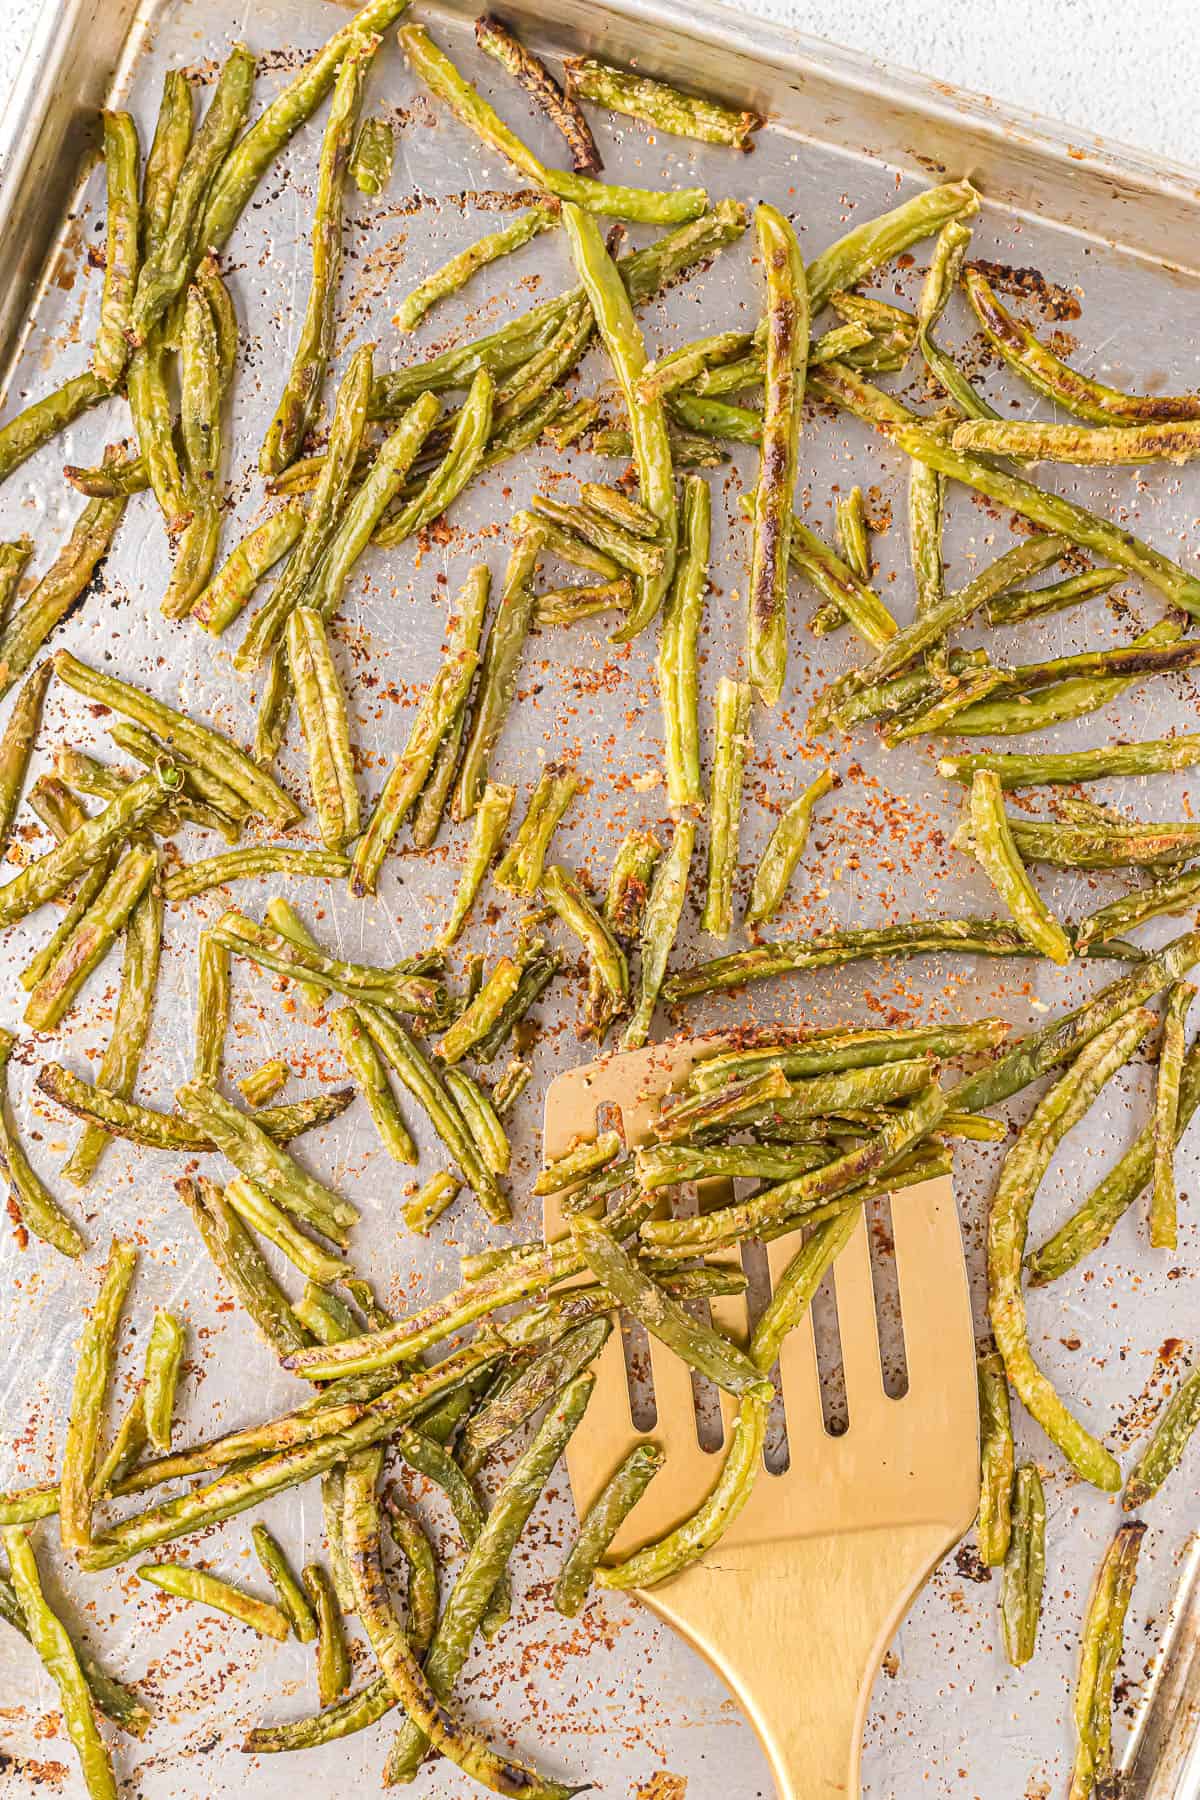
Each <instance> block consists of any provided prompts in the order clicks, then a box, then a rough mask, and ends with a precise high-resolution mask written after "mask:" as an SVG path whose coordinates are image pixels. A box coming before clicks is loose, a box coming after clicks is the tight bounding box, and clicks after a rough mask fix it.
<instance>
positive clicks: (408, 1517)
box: [383, 1487, 438, 1657]
mask: <svg viewBox="0 0 1200 1800" xmlns="http://www.w3.org/2000/svg"><path fill="white" fill-rule="evenodd" d="M383 1506H384V1512H385V1514H386V1516H387V1523H388V1531H389V1534H390V1536H391V1539H392V1542H393V1543H394V1544H395V1546H396V1548H397V1550H399V1551H400V1554H401V1555H402V1556H403V1558H404V1562H405V1566H406V1568H407V1570H408V1641H409V1644H410V1645H411V1646H412V1651H413V1655H414V1656H418V1657H420V1656H424V1654H425V1652H426V1651H427V1650H428V1648H429V1646H430V1644H431V1642H432V1641H433V1634H434V1632H435V1631H436V1629H437V1615H438V1573H437V1561H436V1559H435V1557H434V1554H433V1546H432V1545H431V1544H430V1542H429V1539H428V1537H427V1536H426V1535H425V1532H424V1531H423V1530H422V1528H421V1526H420V1525H419V1524H418V1523H417V1521H416V1519H414V1518H413V1516H412V1514H411V1513H410V1512H409V1511H408V1510H407V1509H406V1508H405V1507H404V1506H403V1505H402V1504H401V1500H400V1496H399V1494H398V1493H397V1492H396V1489H395V1488H394V1487H389V1488H386V1489H385V1490H384V1494H383Z"/></svg>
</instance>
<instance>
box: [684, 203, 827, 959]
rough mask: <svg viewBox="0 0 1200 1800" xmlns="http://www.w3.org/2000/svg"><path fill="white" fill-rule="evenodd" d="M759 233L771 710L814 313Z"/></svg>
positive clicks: (757, 631)
mask: <svg viewBox="0 0 1200 1800" xmlns="http://www.w3.org/2000/svg"><path fill="white" fill-rule="evenodd" d="M755 227H756V230H757V233H758V250H759V256H760V258H761V260H762V264H763V269H764V272H765V274H766V282H767V297H766V311H765V313H764V328H765V329H764V335H765V339H766V372H765V376H764V395H765V402H764V408H763V420H762V443H761V450H760V456H759V466H758V484H757V486H756V488H755V491H754V498H753V502H752V504H753V542H752V548H751V562H750V592H749V641H748V646H747V666H748V669H749V675H750V681H751V683H752V684H753V686H754V687H755V688H756V689H757V691H758V694H759V697H760V698H761V699H762V700H763V701H765V703H766V704H767V705H768V706H774V705H775V704H776V702H777V701H778V699H779V696H780V695H781V693H782V692H783V682H784V676H785V674H786V671H787V567H788V548H789V544H790V540H791V526H792V492H793V490H794V488H795V485H796V466H797V461H798V458H799V451H800V432H801V428H802V425H803V419H804V383H805V376H806V374H807V369H808V339H809V310H808V287H807V284H806V282H805V277H804V263H803V260H802V258H801V255H800V245H799V242H798V241H797V238H796V234H795V232H794V230H793V229H792V226H791V225H790V223H789V222H788V220H787V219H786V218H785V217H784V216H783V214H782V213H781V212H778V211H777V210H776V208H775V207H773V206H768V205H767V204H765V203H762V204H760V205H759V207H758V208H757V210H756V213H755ZM687 423H689V424H694V421H693V420H688V421H687ZM706 929H711V927H708V926H706ZM727 934H728V926H726V929H725V931H724V932H722V931H719V930H718V932H717V936H719V937H720V936H726V935H727Z"/></svg>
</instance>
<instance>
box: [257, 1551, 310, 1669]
mask: <svg viewBox="0 0 1200 1800" xmlns="http://www.w3.org/2000/svg"><path fill="white" fill-rule="evenodd" d="M250 1536H251V1538H252V1539H253V1540H254V1548H255V1550H256V1551H257V1552H258V1560H259V1562H260V1563H261V1564H262V1566H263V1569H264V1571H265V1573H266V1576H267V1579H268V1581H269V1582H270V1583H271V1586H272V1587H273V1588H274V1589H275V1597H276V1599H277V1600H278V1602H279V1608H280V1611H281V1612H283V1613H284V1614H285V1615H286V1616H287V1619H288V1622H289V1624H290V1625H291V1628H292V1630H293V1631H294V1632H295V1634H296V1637H297V1638H298V1639H299V1641H300V1642H301V1643H302V1644H311V1643H312V1642H313V1640H314V1639H315V1637H316V1635H317V1621H316V1618H315V1616H314V1614H313V1610H312V1607H311V1606H310V1605H309V1603H308V1596H307V1594H306V1593H305V1592H304V1589H303V1588H302V1587H301V1585H300V1583H299V1582H298V1581H297V1579H296V1577H295V1575H293V1573H292V1570H291V1567H290V1565H289V1563H288V1560H287V1557H286V1556H285V1555H284V1553H283V1549H282V1547H281V1546H280V1545H279V1544H278V1543H277V1542H276V1540H275V1539H274V1538H273V1537H272V1536H271V1533H270V1532H269V1531H268V1530H267V1528H266V1526H265V1525H254V1526H252V1527H251V1530H250Z"/></svg>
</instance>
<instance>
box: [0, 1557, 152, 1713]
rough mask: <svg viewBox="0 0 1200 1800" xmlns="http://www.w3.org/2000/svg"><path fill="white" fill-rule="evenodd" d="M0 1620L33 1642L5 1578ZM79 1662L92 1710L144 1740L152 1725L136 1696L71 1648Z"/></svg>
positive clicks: (91, 1659) (0, 1592) (1, 1585)
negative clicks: (96, 1709)
mask: <svg viewBox="0 0 1200 1800" xmlns="http://www.w3.org/2000/svg"><path fill="white" fill-rule="evenodd" d="M0 1619H5V1620H7V1622H8V1624H10V1625H11V1626H12V1628H13V1630H14V1631H19V1632H20V1634H21V1636H22V1637H23V1638H25V1639H26V1641H27V1642H32V1639H31V1638H30V1632H29V1627H28V1625H27V1624H26V1623H25V1612H24V1609H23V1607H22V1605H21V1602H20V1600H19V1599H18V1598H17V1591H16V1589H15V1587H14V1586H13V1584H12V1583H11V1582H10V1581H9V1579H8V1577H7V1576H5V1575H0ZM73 1648H74V1649H75V1654H76V1656H77V1657H78V1659H79V1667H80V1669H81V1671H82V1673H83V1679H84V1680H85V1681H86V1683H87V1685H88V1690H89V1692H90V1694H91V1697H92V1705H93V1707H98V1708H99V1709H100V1711H101V1712H102V1713H103V1714H104V1715H105V1717H106V1718H109V1719H111V1720H112V1722H113V1724H114V1725H117V1726H119V1727H120V1728H121V1730H122V1731H127V1732H129V1733H130V1735H131V1736H133V1737H137V1738H141V1737H144V1736H145V1735H146V1733H147V1731H148V1730H149V1729H150V1725H151V1715H150V1712H149V1709H148V1708H147V1707H145V1706H144V1705H143V1704H142V1702H141V1700H140V1699H139V1698H138V1696H137V1694H135V1693H134V1692H133V1690H132V1689H131V1688H127V1687H125V1686H124V1685H123V1683H121V1682H119V1681H116V1680H114V1679H113V1677H112V1676H111V1675H109V1674H108V1673H107V1672H106V1671H105V1670H104V1669H102V1668H101V1667H100V1665H99V1663H98V1662H97V1661H96V1659H95V1657H93V1656H91V1655H89V1654H88V1652H87V1650H85V1649H81V1648H80V1647H78V1646H75V1645H73Z"/></svg>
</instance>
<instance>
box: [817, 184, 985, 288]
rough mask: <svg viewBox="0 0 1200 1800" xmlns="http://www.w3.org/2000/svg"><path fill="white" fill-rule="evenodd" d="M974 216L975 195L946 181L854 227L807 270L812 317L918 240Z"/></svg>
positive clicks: (964, 185)
mask: <svg viewBox="0 0 1200 1800" xmlns="http://www.w3.org/2000/svg"><path fill="white" fill-rule="evenodd" d="M978 210H979V195H978V194H977V193H976V191H975V189H974V188H973V187H972V186H971V184H970V182H969V181H950V182H945V183H944V184H943V185H942V186H940V187H932V188H926V189H925V190H924V191H923V192H922V193H919V194H914V195H913V197H912V199H910V200H902V201H901V203H900V205H899V206H894V207H893V208H892V209H891V211H890V212H885V213H880V214H879V216H878V218H874V219H867V220H866V221H865V222H864V223H863V224H861V225H856V226H854V228H853V230H851V231H848V232H846V234H845V236H844V237H840V238H838V239H837V241H836V242H835V243H833V244H831V245H830V246H829V248H828V250H822V251H821V253H820V255H819V256H815V257H814V258H813V259H812V262H811V263H810V264H809V268H808V289H809V295H810V299H811V302H812V310H813V316H814V317H815V316H816V315H817V313H819V312H820V311H821V309H822V307H823V306H825V305H826V303H827V302H828V300H829V297H830V295H831V294H836V293H840V292H842V291H843V290H844V289H849V288H854V287H857V286H858V285H859V284H860V283H861V282H863V281H864V280H865V279H866V277H867V276H868V275H869V274H870V273H871V272H872V270H874V269H878V268H880V267H881V266H882V264H884V263H885V262H891V260H892V258H893V257H894V256H900V255H902V254H903V252H904V251H905V250H908V249H910V248H911V246H912V245H913V244H917V243H920V241H921V239H922V238H926V237H932V236H933V234H934V232H935V231H940V230H941V228H942V226H943V225H945V224H946V223H947V221H948V220H950V219H969V218H970V217H971V216H972V214H974V213H976V212H978Z"/></svg>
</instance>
